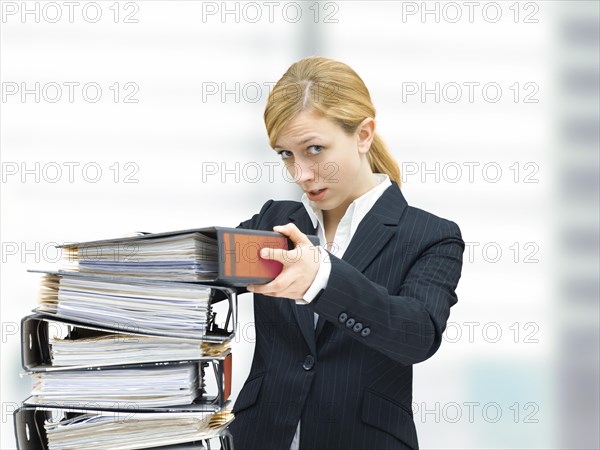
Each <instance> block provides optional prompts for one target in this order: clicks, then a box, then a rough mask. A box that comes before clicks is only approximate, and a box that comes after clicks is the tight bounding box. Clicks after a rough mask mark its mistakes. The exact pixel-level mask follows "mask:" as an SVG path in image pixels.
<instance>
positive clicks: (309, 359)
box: [302, 355, 315, 370]
mask: <svg viewBox="0 0 600 450" xmlns="http://www.w3.org/2000/svg"><path fill="white" fill-rule="evenodd" d="M314 366H315V358H314V357H313V355H307V356H306V358H304V364H302V368H303V369H304V370H310V369H312V368H313V367H314Z"/></svg>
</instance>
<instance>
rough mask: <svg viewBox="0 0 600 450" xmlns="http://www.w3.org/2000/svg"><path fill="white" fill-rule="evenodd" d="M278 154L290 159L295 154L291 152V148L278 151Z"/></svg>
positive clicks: (282, 157)
mask: <svg viewBox="0 0 600 450" xmlns="http://www.w3.org/2000/svg"><path fill="white" fill-rule="evenodd" d="M278 154H279V156H281V159H288V158H290V157H292V156H293V154H292V152H290V151H289V150H281V151H280V152H278Z"/></svg>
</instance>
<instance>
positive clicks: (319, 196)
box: [306, 188, 327, 202]
mask: <svg viewBox="0 0 600 450" xmlns="http://www.w3.org/2000/svg"><path fill="white" fill-rule="evenodd" d="M326 193H327V188H323V189H322V190H320V191H318V193H317V194H313V193H312V191H307V192H306V195H307V196H308V199H309V200H310V201H313V202H318V201H319V200H322V199H323V197H324V196H325V194H326Z"/></svg>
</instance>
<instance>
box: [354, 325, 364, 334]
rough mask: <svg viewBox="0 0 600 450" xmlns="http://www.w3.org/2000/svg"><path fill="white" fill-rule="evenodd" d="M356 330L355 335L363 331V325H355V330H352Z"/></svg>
mask: <svg viewBox="0 0 600 450" xmlns="http://www.w3.org/2000/svg"><path fill="white" fill-rule="evenodd" d="M352 329H353V330H354V332H355V333H358V332H359V331H360V330H362V329H363V324H362V323H360V322H356V325H354V328H352Z"/></svg>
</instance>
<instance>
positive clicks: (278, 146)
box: [273, 134, 319, 149]
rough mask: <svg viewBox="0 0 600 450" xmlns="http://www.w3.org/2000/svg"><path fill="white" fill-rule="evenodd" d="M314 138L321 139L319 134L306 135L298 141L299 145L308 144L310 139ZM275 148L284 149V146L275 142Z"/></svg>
mask: <svg viewBox="0 0 600 450" xmlns="http://www.w3.org/2000/svg"><path fill="white" fill-rule="evenodd" d="M312 139H319V136H318V135H316V134H315V135H313V134H311V135H309V136H308V137H305V138H304V139H303V140H301V141H300V142H298V144H297V145H302V144H306V143H307V142H308V141H311V140H312ZM273 148H274V149H283V147H282V146H281V145H279V144H275V146H274V147H273Z"/></svg>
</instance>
